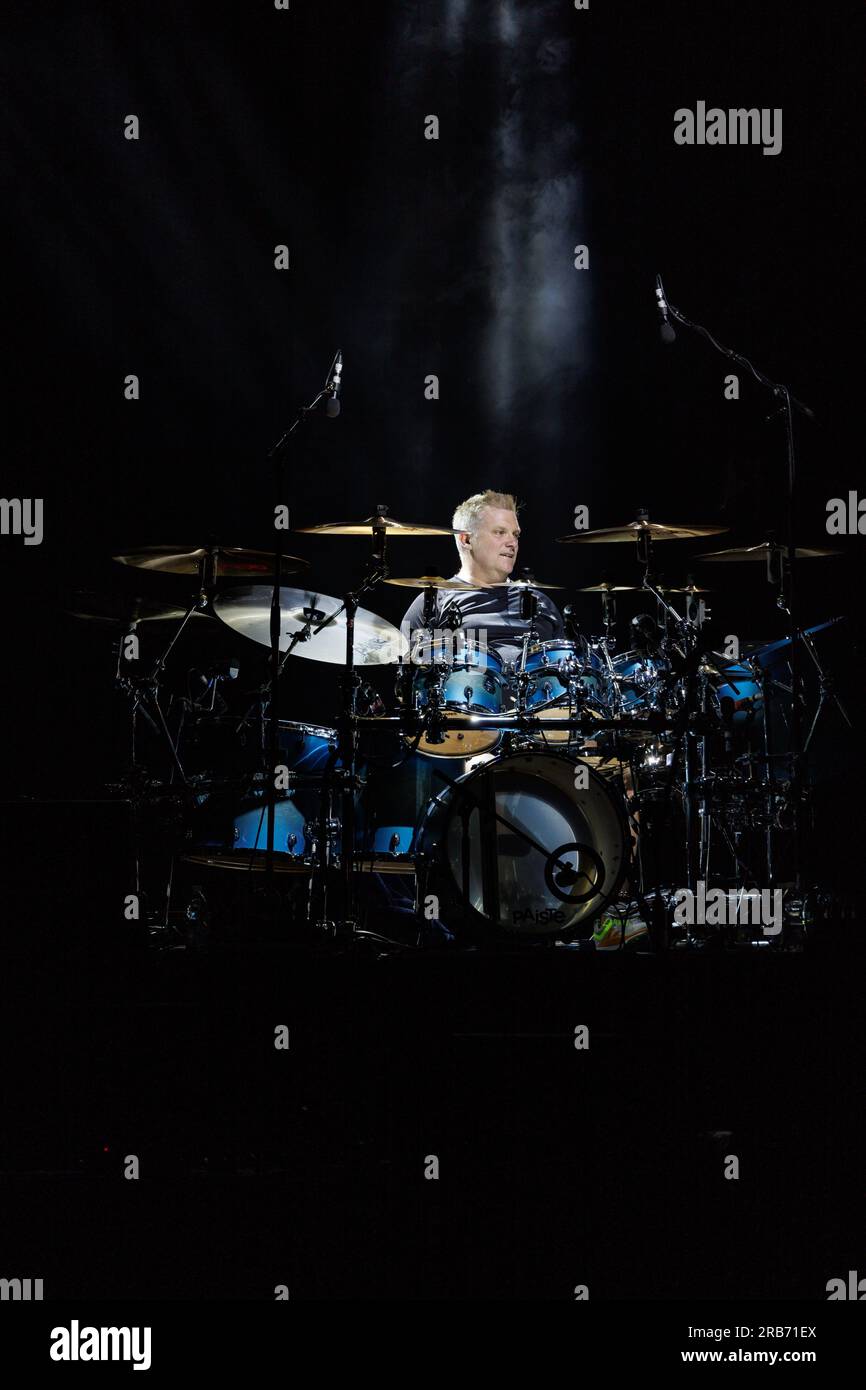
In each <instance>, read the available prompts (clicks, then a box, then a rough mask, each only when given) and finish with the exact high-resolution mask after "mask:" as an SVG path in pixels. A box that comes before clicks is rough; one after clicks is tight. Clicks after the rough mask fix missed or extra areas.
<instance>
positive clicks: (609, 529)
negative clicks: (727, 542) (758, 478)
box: [556, 521, 730, 545]
mask: <svg viewBox="0 0 866 1390" xmlns="http://www.w3.org/2000/svg"><path fill="white" fill-rule="evenodd" d="M729 530H730V527H729V526H699V525H694V526H691V525H688V526H668V525H663V524H662V522H660V521H629V522H627V523H626V525H625V526H606V527H605V528H604V529H603V530H601V531H575V532H574V534H573V535H570V536H557V538H556V539H557V541H558V542H559V544H560V545H571V544H572V543H574V542H576V541H583V542H585V543H587V544H589V545H601V544H603V543H604V542H606V541H633V540H636V539H637V537H638V536H639V535H644V536H649V537H650V538H651V539H652V540H654V541H688V540H693V539H694V538H695V537H700V536H716V535H718V534H719V533H720V532H722V531H729Z"/></svg>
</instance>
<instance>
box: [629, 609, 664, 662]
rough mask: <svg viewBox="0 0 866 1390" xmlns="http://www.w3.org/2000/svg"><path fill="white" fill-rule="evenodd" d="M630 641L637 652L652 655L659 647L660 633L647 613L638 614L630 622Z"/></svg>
mask: <svg viewBox="0 0 866 1390" xmlns="http://www.w3.org/2000/svg"><path fill="white" fill-rule="evenodd" d="M631 631H632V640H633V642H634V644H635V646H636V647H637V648H638V650H639V651H642V652H646V653H647V655H650V656H651V655H653V654H654V653H656V652H658V650H659V648H660V646H661V631H660V629H659V627H658V626H657V624H656V623H654V622H653V620H652V618H651V617H650V615H649V613H638V615H637V617H636V618H632V620H631Z"/></svg>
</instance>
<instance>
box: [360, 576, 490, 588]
mask: <svg viewBox="0 0 866 1390" xmlns="http://www.w3.org/2000/svg"><path fill="white" fill-rule="evenodd" d="M385 583H386V584H396V585H397V586H398V588H401V589H465V590H466V592H467V593H471V592H472V590H473V589H477V588H478V587H479V586H478V585H477V584H467V583H466V582H465V580H463V579H443V578H442V576H441V575H440V574H422V575H419V576H418V577H417V578H410V579H406V578H402V579H386V580H385ZM483 587H484V588H487V587H489V586H488V585H484V586H483Z"/></svg>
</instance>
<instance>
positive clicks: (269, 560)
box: [112, 545, 310, 579]
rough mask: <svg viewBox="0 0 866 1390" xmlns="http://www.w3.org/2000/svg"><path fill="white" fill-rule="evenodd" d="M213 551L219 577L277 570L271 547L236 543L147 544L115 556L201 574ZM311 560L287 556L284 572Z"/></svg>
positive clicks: (163, 571) (169, 571)
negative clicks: (263, 547) (265, 548)
mask: <svg viewBox="0 0 866 1390" xmlns="http://www.w3.org/2000/svg"><path fill="white" fill-rule="evenodd" d="M211 553H212V554H213V556H214V562H215V572H216V578H217V579H247V578H250V579H251V578H255V577H257V576H259V575H265V576H267V575H268V574H269V573H270V574H272V573H273V569H274V557H273V555H272V554H271V552H270V551H269V550H244V549H241V548H240V547H239V546H236V545H214V546H186V545H147V546H144V547H143V548H142V549H141V550H131V551H129V552H128V553H127V554H126V555H114V556H112V559H114V560H117V561H118V562H119V563H120V564H121V565H133V566H134V567H135V568H136V569H143V570H156V571H158V572H159V573H161V574H198V572H199V567H200V565H201V562H202V560H203V559H205V557H206V556H207V555H208V554H211ZM309 567H310V562H309V560H302V559H301V558H300V556H299V555H284V556H283V557H282V562H281V568H282V573H283V574H295V573H296V571H297V570H305V569H309Z"/></svg>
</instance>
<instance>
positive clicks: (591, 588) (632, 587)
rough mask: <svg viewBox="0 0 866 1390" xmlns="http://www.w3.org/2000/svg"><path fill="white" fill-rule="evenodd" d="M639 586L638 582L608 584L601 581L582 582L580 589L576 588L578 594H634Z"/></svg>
mask: <svg viewBox="0 0 866 1390" xmlns="http://www.w3.org/2000/svg"><path fill="white" fill-rule="evenodd" d="M639 588H640V585H639V584H608V583H606V582H605V581H602V583H601V584H584V586H583V588H582V589H578V591H577V592H578V593H579V594H635V593H637V591H638V589H639Z"/></svg>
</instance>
